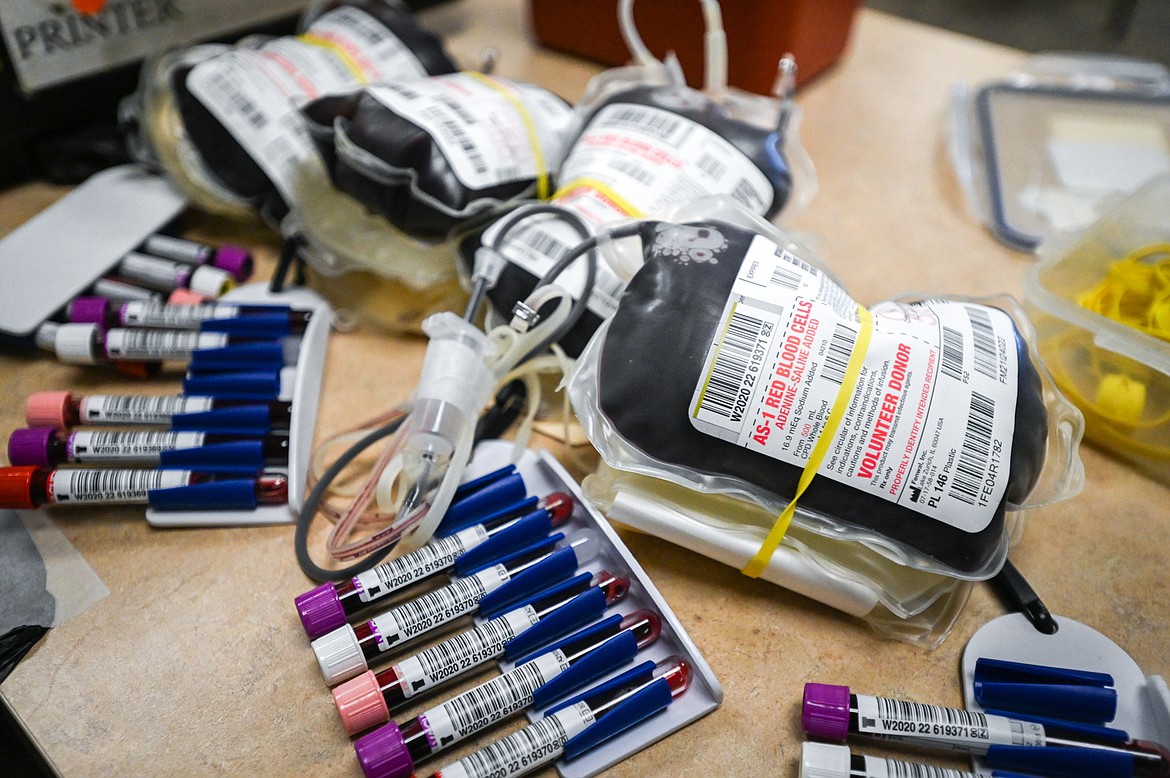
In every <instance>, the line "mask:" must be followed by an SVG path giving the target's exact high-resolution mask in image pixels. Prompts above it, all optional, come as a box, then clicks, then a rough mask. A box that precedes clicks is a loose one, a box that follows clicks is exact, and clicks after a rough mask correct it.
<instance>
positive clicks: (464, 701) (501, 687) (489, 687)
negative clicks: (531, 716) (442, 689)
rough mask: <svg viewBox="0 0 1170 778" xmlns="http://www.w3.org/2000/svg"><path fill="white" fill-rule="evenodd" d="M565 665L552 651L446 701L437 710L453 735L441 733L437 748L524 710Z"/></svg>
mask: <svg viewBox="0 0 1170 778" xmlns="http://www.w3.org/2000/svg"><path fill="white" fill-rule="evenodd" d="M550 660H551V661H550ZM568 666H569V663H568V660H567V659H565V655H564V654H563V653H562V652H560V651H554V652H552V653H551V654H545V655H544V656H543V657H540V658H538V659H534V660H533V661H531V662H528V663H526V664H522V665H520V666H519V667H515V668H513V669H511V670H509V671H508V672H506V673H504V674H503V675H501V676H499V677H498V678H493V679H492V680H490V681H488V682H487V683H485V684H482V685H480V686H477V687H476V688H474V689H470V690H469V691H466V692H464V693H463V694H460V695H458V696H456V697H452V698H451V699H449V700H447V701H446V702H445V703H443V704H442V705H441V706H440V707H441V708H442V709H443V711H444V712H445V713H446V714H447V716H448V717H450V720H451V725H452V728H453V729H454V736H452V735H450V734H446V733H444V735H445V737H444V736H442V735H441V736H440V738H439V743H440V745H446V744H447V743H449V742H452V741H454V740H456V739H461V738H465V737H467V736H468V735H471V734H472V733H475V732H478V731H479V730H481V729H483V728H484V727H487V726H489V725H491V724H494V723H495V722H497V721H499V720H500V719H501V718H503V717H504V716H507V715H508V714H510V713H514V712H516V711H518V710H521V709H523V708H525V707H527V706H528V705H529V704H531V703H532V695H533V693H534V692H535V691H536V690H537V689H539V688H540V687H541V686H543V685H544V684H546V683H548V681H549V680H551V679H552V678H554V677H556V676H557V675H559V674H560V673H561V672H564V670H565V669H567V668H568Z"/></svg>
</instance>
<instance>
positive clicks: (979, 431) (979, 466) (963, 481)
mask: <svg viewBox="0 0 1170 778" xmlns="http://www.w3.org/2000/svg"><path fill="white" fill-rule="evenodd" d="M994 422H995V401H994V400H992V399H991V398H990V397H987V396H985V395H982V394H980V393H979V392H972V393H971V407H970V413H969V414H968V416H967V432H966V433H965V434H964V435H963V450H962V451H961V452H960V453H959V463H958V465H956V467H955V477H954V479H953V480H952V481H951V491H950V494H951V497H954V498H955V499H956V500H961V501H962V502H965V503H967V504H968V505H974V504H975V502H976V500H977V499H978V497H979V492H980V490H981V489H982V488H983V474H984V473H985V472H986V471H987V463H988V461H989V460H990V459H991V438H992V431H993V424H994Z"/></svg>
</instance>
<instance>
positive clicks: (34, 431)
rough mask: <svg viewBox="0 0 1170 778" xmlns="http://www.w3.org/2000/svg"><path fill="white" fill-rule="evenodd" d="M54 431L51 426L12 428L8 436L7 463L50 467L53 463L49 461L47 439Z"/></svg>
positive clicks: (49, 439) (50, 437)
mask: <svg viewBox="0 0 1170 778" xmlns="http://www.w3.org/2000/svg"><path fill="white" fill-rule="evenodd" d="M56 432H57V430H56V429H54V428H53V427H33V428H31V429H24V430H13V431H12V434H11V435H9V436H8V462H9V464H12V465H34V466H37V467H52V465H53V463H52V462H50V461H49V441H51V440H52V439H53V436H54V435H55V434H56Z"/></svg>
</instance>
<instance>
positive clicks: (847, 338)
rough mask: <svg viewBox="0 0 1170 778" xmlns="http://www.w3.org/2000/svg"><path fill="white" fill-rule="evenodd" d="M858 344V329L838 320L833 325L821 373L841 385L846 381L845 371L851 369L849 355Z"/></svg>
mask: <svg viewBox="0 0 1170 778" xmlns="http://www.w3.org/2000/svg"><path fill="white" fill-rule="evenodd" d="M856 344H857V330H855V329H853V328H852V327H849V326H848V325H845V324H842V323H840V322H838V323H837V324H836V325H835V326H834V327H833V337H832V338H831V339H830V340H829V348H828V350H827V351H826V352H825V365H824V367H823V368H822V369H821V375H822V376H824V377H825V378H826V379H827V380H829V381H831V382H832V383H834V384H837V385H838V386H840V385H841V384H843V383H844V382H845V371H846V370H848V369H849V357H850V356H852V354H853V347H854V346H855V345H856Z"/></svg>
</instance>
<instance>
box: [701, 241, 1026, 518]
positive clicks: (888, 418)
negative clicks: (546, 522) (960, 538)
mask: <svg viewBox="0 0 1170 778" xmlns="http://www.w3.org/2000/svg"><path fill="white" fill-rule="evenodd" d="M870 313H871V314H872V321H873V324H872V327H873V330H872V335H871V338H870V341H869V346H868V348H867V350H866V352H865V355H864V361H863V362H862V363H861V366H860V372H859V373H858V374H857V376H856V380H855V381H854V382H852V383H853V385H852V386H851V387H849V389H851V391H850V392H848V393H846V394H844V395H843V396H842V398H841V399H840V402H841V403H843V404H844V408H843V416H842V419H841V422H840V424H839V426H838V428H837V431H836V434H835V435H834V437H833V439H832V441H831V443H830V445H829V446H828V449H827V451H826V453H825V456H824V458H823V460H822V461H821V463H820V466H819V468H818V470H817V473H818V474H819V475H822V476H825V477H827V478H831V479H833V480H835V481H838V482H840V483H844V484H846V485H848V486H851V487H853V488H855V489H860V490H862V491H864V492H867V493H869V494H872V495H876V496H878V497H881V498H883V499H885V500H889V501H891V502H894V503H897V504H898V505H900V506H903V507H906V508H909V509H911V510H914V511H917V512H919V513H922V514H924V515H926V516H929V517H931V518H933V519H936V520H938V521H940V522H943V523H945V524H948V525H951V526H954V527H957V528H959V529H962V530H964V531H966V532H978V531H979V530H982V529H983V528H984V527H986V526H987V524H988V523H989V522H990V521H991V519H992V518H993V516H994V514H995V511H996V508H997V507H998V505H999V503H1000V501H1001V500H1002V498H1003V495H1004V491H1005V490H1006V488H1007V481H1008V471H1009V464H1010V460H1011V445H1012V431H1013V427H1014V423H1015V406H1016V381H1017V372H1018V361H1017V360H1018V356H1017V352H1016V341H1015V332H1014V328H1013V326H1012V322H1011V319H1010V318H1009V317H1008V316H1007V314H1005V313H1004V312H1002V311H1000V310H998V309H994V308H988V307H986V306H981V305H975V304H970V303H961V302H948V301H940V300H925V301H922V302H917V303H910V304H906V303H894V302H887V303H881V304H879V305H877V306H875V307H874V308H873V309H871V311H870ZM860 332H861V322H860V320H859V317H858V314H857V308H856V303H854V302H853V300H852V299H850V298H849V296H848V295H847V294H846V293H845V292H844V291H843V290H842V289H841V288H840V287H839V286H838V285H837V284H835V283H834V282H833V281H831V280H830V279H829V278H827V277H826V276H825V275H824V274H823V273H821V272H820V271H819V270H817V269H816V268H814V267H812V266H811V265H809V264H807V263H805V262H803V261H801V260H800V259H799V258H798V257H796V256H795V255H793V254H792V253H790V252H789V251H787V250H785V249H782V248H779V247H777V246H776V245H775V244H774V243H772V242H771V241H769V240H768V239H766V238H763V237H760V236H757V237H756V238H754V239H753V241H752V244H751V246H750V247H749V249H748V251H747V253H746V255H745V256H744V258H743V262H742V265H741V267H740V271H739V274H738V276H737V278H736V281H735V284H734V286H733V287H732V293H731V297H730V299H729V300H728V302H727V305H726V307H725V309H724V312H723V317H722V320H721V325H720V327H719V329H718V330H717V334H716V337H715V339H714V342H713V343H712V344H711V346H710V349H709V350H708V353H707V358H706V362H705V363H704V364H705V367H704V370H703V371H702V372H701V373H700V378H699V383H698V385H697V386H696V388H695V391H694V394H693V396H692V400H691V406H690V412H691V413H690V415H691V423H692V425H693V426H694V427H695V428H696V429H698V430H699V431H701V432H704V433H706V434H710V435H713V436H715V437H718V438H721V439H723V440H727V441H730V442H734V443H736V444H738V445H740V446H743V447H744V448H747V449H749V450H752V451H758V452H760V453H763V454H766V455H768V456H771V457H774V458H776V459H778V460H780V461H782V462H786V463H788V464H790V465H794V466H797V467H804V466H805V464H806V463H807V462H808V460H809V456H810V454H811V453H812V450H813V447H814V446H815V445H816V443H817V440H818V438H819V436H820V433H821V430H822V429H823V427H824V426H825V421H826V420H827V419H828V417H829V414H830V413H831V412H832V411H833V408H834V404H835V403H837V402H838V397H837V396H838V392H839V390H840V389H841V387H842V385H843V382H845V381H846V380H847V368H848V366H849V362H850V358H851V356H852V354H853V350H854V347H855V345H856V344H857V341H858V337H859V334H860Z"/></svg>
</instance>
